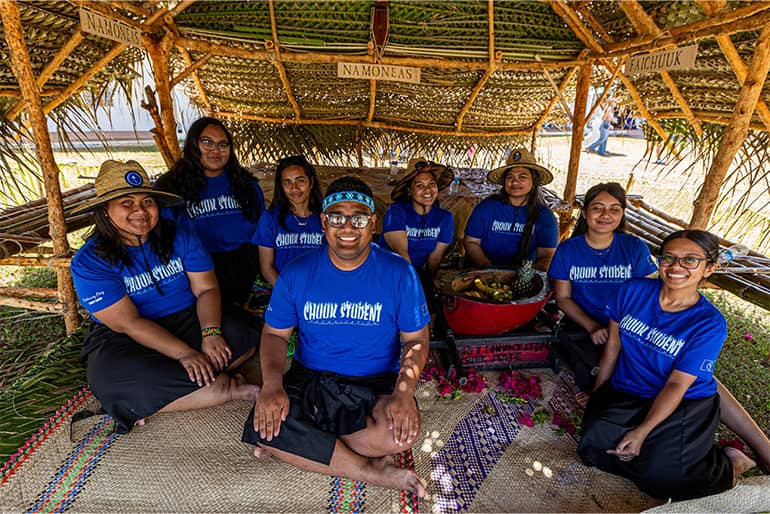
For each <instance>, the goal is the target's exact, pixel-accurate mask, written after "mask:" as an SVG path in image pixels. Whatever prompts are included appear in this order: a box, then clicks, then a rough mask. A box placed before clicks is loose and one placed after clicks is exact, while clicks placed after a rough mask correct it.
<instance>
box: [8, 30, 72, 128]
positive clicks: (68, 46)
mask: <svg viewBox="0 0 770 514" xmlns="http://www.w3.org/2000/svg"><path fill="white" fill-rule="evenodd" d="M81 41H83V33H82V32H80V31H79V30H78V31H77V32H75V33H74V34H73V35H72V37H71V38H69V39H68V40H67V42H66V43H64V46H62V47H61V48H60V49H59V51H58V52H56V55H55V56H54V57H53V59H51V61H50V62H49V63H48V64H47V65H46V67H45V68H43V71H41V72H40V75H39V76H38V77H37V81H36V82H37V87H38V89H40V88H42V87H43V86H44V85H45V83H46V82H48V79H49V78H51V75H53V74H54V72H55V71H56V70H58V69H59V66H61V63H63V62H64V60H65V59H66V58H67V57H69V55H70V54H71V53H72V51H73V50H75V48H76V47H77V46H78V45H79V44H80V42H81ZM22 109H24V101H23V100H19V101H18V102H16V104H15V105H14V106H13V107H11V109H10V110H9V111H8V113H7V114H6V115H5V117H6V119H8V120H13V119H16V116H18V115H19V113H21V111H22Z"/></svg>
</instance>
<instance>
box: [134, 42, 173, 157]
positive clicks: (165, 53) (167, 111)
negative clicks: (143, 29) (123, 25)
mask: <svg viewBox="0 0 770 514" xmlns="http://www.w3.org/2000/svg"><path fill="white" fill-rule="evenodd" d="M142 44H144V47H145V49H147V53H148V54H149V56H150V61H151V62H152V70H153V76H154V78H155V90H156V93H157V95H158V104H159V111H160V118H161V121H162V125H161V126H160V127H156V128H159V129H160V131H161V134H160V135H162V136H163V138H164V139H165V140H166V146H167V148H168V150H169V152H170V153H171V156H172V157H173V159H174V161H176V160H177V159H179V157H180V156H181V155H182V152H181V150H180V148H179V142H178V140H177V137H176V119H175V117H174V104H173V100H172V98H171V84H170V82H169V74H170V70H169V65H168V59H169V56H170V53H171V48H172V47H173V46H174V33H173V32H172V31H168V32H166V34H164V36H163V37H162V38H161V39H160V41H157V40H155V39H154V38H152V37H151V36H147V35H143V36H142Z"/></svg>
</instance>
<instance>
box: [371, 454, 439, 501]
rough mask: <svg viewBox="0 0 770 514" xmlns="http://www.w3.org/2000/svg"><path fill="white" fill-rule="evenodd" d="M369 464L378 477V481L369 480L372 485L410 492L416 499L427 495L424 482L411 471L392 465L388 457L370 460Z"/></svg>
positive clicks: (391, 459)
mask: <svg viewBox="0 0 770 514" xmlns="http://www.w3.org/2000/svg"><path fill="white" fill-rule="evenodd" d="M371 463H372V466H373V467H374V468H375V470H376V473H377V474H378V475H379V477H378V478H379V479H378V480H371V482H372V483H376V484H378V485H382V486H384V487H388V488H390V489H398V490H400V491H410V492H412V493H414V494H416V495H417V497H418V498H425V497H426V496H427V495H428V490H427V489H426V488H425V482H423V481H422V479H421V478H420V477H418V476H417V475H416V474H415V473H414V472H413V471H412V470H409V469H405V468H400V467H398V466H396V465H395V464H394V463H393V457H391V456H390V455H386V456H385V457H380V458H379V459H371Z"/></svg>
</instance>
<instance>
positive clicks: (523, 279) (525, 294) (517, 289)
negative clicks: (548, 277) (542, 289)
mask: <svg viewBox="0 0 770 514" xmlns="http://www.w3.org/2000/svg"><path fill="white" fill-rule="evenodd" d="M532 264H533V263H532V261H529V260H526V261H524V262H523V263H522V264H521V268H519V271H518V272H517V273H516V280H515V281H514V282H513V284H511V289H512V290H513V297H514V298H529V297H530V296H532V295H534V294H535V293H537V289H538V287H537V284H536V283H535V281H534V278H535V269H534V268H533V267H532Z"/></svg>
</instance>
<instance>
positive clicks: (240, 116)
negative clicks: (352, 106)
mask: <svg viewBox="0 0 770 514" xmlns="http://www.w3.org/2000/svg"><path fill="white" fill-rule="evenodd" d="M217 116H218V117H220V118H231V119H235V120H252V121H259V122H262V123H276V124H281V125H291V124H295V125H327V126H337V127H343V126H344V127H351V126H352V127H358V126H361V127H368V128H376V129H380V130H398V131H402V132H414V133H416V134H433V135H436V136H464V137H500V136H525V135H529V134H530V133H531V132H532V129H516V130H500V131H497V132H491V131H478V132H476V131H473V132H460V133H458V132H455V131H454V130H441V129H426V128H421V127H404V126H401V125H393V124H390V123H382V122H379V121H371V122H369V121H362V120H308V119H303V120H302V121H300V122H299V123H297V122H296V121H295V120H290V119H286V118H269V117H266V116H257V115H255V114H247V113H237V112H227V111H217Z"/></svg>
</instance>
